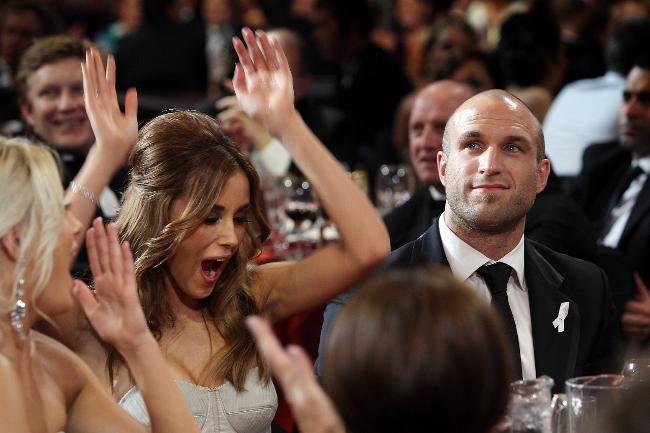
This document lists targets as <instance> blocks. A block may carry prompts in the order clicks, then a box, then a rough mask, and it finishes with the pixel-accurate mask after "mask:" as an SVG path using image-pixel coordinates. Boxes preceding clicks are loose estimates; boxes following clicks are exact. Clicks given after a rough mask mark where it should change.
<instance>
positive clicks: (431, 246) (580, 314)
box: [317, 220, 618, 392]
mask: <svg viewBox="0 0 650 433" xmlns="http://www.w3.org/2000/svg"><path fill="white" fill-rule="evenodd" d="M524 254H525V270H524V273H525V278H526V285H527V287H528V292H529V301H530V316H531V326H532V336H533V346H534V349H535V369H536V372H537V375H538V376H541V375H543V374H546V375H548V376H550V377H552V378H553V380H554V381H555V386H554V392H560V391H561V390H562V389H563V388H564V382H565V381H566V380H567V379H568V378H571V377H575V376H580V375H586V374H595V373H602V372H607V371H614V370H615V368H616V367H615V365H614V357H613V356H612V354H613V353H615V351H616V350H617V348H618V320H617V318H616V314H615V310H614V305H613V303H612V302H611V297H610V293H609V287H608V283H607V278H606V277H605V274H604V273H603V271H602V270H600V269H599V268H598V267H596V266H595V265H593V264H591V263H588V262H585V261H582V260H580V259H575V258H573V257H569V256H566V255H564V254H560V253H557V252H555V251H553V250H551V249H549V248H547V247H545V246H543V245H541V244H539V243H537V242H535V241H531V240H528V239H527V240H526V241H525V246H524ZM447 264H448V263H447V258H446V257H445V253H444V250H443V248H442V241H441V239H440V233H439V231H438V221H437V220H436V221H434V223H433V225H432V226H431V227H430V228H429V229H428V230H427V231H426V232H425V233H424V234H423V235H422V236H420V237H419V238H418V239H416V240H415V241H413V242H410V243H408V244H406V245H404V246H403V247H402V248H400V249H398V250H396V251H393V253H392V254H391V255H390V256H389V258H388V259H387V261H386V262H385V263H384V264H383V265H382V267H381V268H380V270H379V272H383V271H386V270H388V269H395V268H410V267H414V266H420V265H445V266H446V265H447ZM349 296H350V292H346V293H344V294H342V295H340V296H339V297H337V298H336V299H334V300H333V301H332V302H330V303H329V304H328V305H327V308H326V309H325V317H324V321H323V329H322V330H321V347H320V348H319V353H320V352H321V351H322V350H324V342H325V340H326V337H327V333H328V331H329V326H330V325H331V323H332V321H333V320H334V318H335V316H336V315H337V314H338V311H339V310H340V308H341V307H342V306H343V305H344V304H345V302H347V299H348V298H349ZM562 302H569V304H570V306H569V314H568V316H567V317H566V319H565V323H564V332H561V333H560V332H558V330H557V329H556V328H554V327H553V321H554V320H555V318H556V317H557V315H558V311H559V308H560V304H561V303H562ZM321 358H322V357H319V359H321ZM478 362H479V363H480V360H479V361H478ZM320 368H321V366H320V364H317V369H318V370H319V372H320Z"/></svg>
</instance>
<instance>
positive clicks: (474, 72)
mask: <svg viewBox="0 0 650 433" xmlns="http://www.w3.org/2000/svg"><path fill="white" fill-rule="evenodd" d="M499 75H500V71H499V68H498V67H497V66H496V64H495V61H494V59H493V57H492V56H491V55H490V54H488V53H486V52H484V51H480V50H471V51H469V52H467V53H466V54H465V55H464V56H462V57H460V58H458V59H452V60H450V61H449V62H447V63H445V64H443V65H442V66H441V67H440V70H439V71H438V75H437V77H436V79H437V80H443V79H448V80H454V81H458V82H461V83H465V84H467V85H468V86H470V87H472V88H473V89H474V91H475V92H477V93H480V92H484V91H486V90H490V89H495V88H499V87H500V82H501V80H500V78H501V77H500V76H499Z"/></svg>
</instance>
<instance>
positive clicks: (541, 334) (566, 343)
mask: <svg viewBox="0 0 650 433" xmlns="http://www.w3.org/2000/svg"><path fill="white" fill-rule="evenodd" d="M525 242H526V244H525V249H524V255H525V271H524V272H525V276H526V286H527V287H528V297H529V301H530V319H531V327H532V334H533V345H534V349H535V370H536V372H537V376H541V375H543V374H546V375H549V376H551V377H552V378H554V379H555V381H556V383H555V386H556V389H563V387H564V381H565V380H566V379H567V378H569V377H571V376H572V375H573V372H574V370H575V366H576V357H577V350H578V341H579V339H580V312H579V311H578V306H577V304H576V303H574V302H573V301H571V300H570V299H569V298H568V297H567V296H566V295H565V294H564V293H562V292H561V291H560V289H561V288H562V286H563V284H564V278H563V277H562V275H560V274H559V273H558V272H557V271H556V270H555V268H553V267H552V266H551V265H550V263H548V262H547V261H546V260H545V259H544V258H543V257H542V256H541V254H540V253H539V252H538V251H537V250H536V249H535V247H534V246H533V245H532V243H531V242H530V241H528V240H526V241H525ZM563 302H569V313H568V315H567V316H566V319H565V320H564V332H558V329H557V328H555V327H554V326H553V321H554V320H555V319H556V318H557V317H558V313H559V310H560V305H561V304H562V303H563ZM558 382H559V383H558Z"/></svg>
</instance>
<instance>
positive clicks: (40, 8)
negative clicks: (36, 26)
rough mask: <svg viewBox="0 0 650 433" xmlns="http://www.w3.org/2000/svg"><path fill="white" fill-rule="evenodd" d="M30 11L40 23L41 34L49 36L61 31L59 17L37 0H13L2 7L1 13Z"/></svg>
mask: <svg viewBox="0 0 650 433" xmlns="http://www.w3.org/2000/svg"><path fill="white" fill-rule="evenodd" d="M8 12H32V13H34V14H36V16H37V17H38V20H39V21H40V23H41V34H40V35H39V36H49V35H52V34H55V33H58V32H59V31H61V28H62V24H61V18H60V17H59V16H58V15H57V14H56V13H55V12H54V10H52V9H51V8H50V7H49V6H48V5H46V4H45V3H43V2H41V1H39V0H13V1H9V2H7V4H5V5H4V7H3V13H5V14H6V13H8Z"/></svg>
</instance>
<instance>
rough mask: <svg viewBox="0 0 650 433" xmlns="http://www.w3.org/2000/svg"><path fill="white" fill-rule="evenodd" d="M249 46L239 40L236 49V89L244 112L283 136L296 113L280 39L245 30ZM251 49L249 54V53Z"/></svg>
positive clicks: (243, 31) (291, 81)
mask: <svg viewBox="0 0 650 433" xmlns="http://www.w3.org/2000/svg"><path fill="white" fill-rule="evenodd" d="M242 35H243V37H244V41H245V42H246V46H245V45H244V43H243V42H242V41H241V40H240V39H239V38H237V37H235V38H233V45H234V47H235V51H236V52H237V57H238V58H239V64H238V65H237V66H236V67H235V75H234V77H233V87H234V89H235V94H236V95H237V99H238V100H239V103H240V105H241V107H242V109H243V110H244V111H245V112H246V114H248V115H249V116H251V117H252V118H254V119H256V120H258V121H260V122H262V123H263V124H264V125H265V126H266V127H267V128H268V129H269V131H270V132H271V133H272V134H273V135H275V136H279V131H280V129H281V123H282V122H283V120H284V119H286V118H287V116H288V115H289V114H291V113H292V112H294V111H295V108H294V105H293V80H292V78H291V71H290V70H289V63H288V62H287V58H286V56H285V54H284V50H283V49H282V47H281V46H280V43H279V42H278V40H277V39H273V40H270V39H269V37H268V36H267V35H266V33H264V32H263V31H257V35H255V34H253V32H252V31H251V30H250V29H249V28H244V29H243V30H242ZM246 48H248V50H247V49H246Z"/></svg>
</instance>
